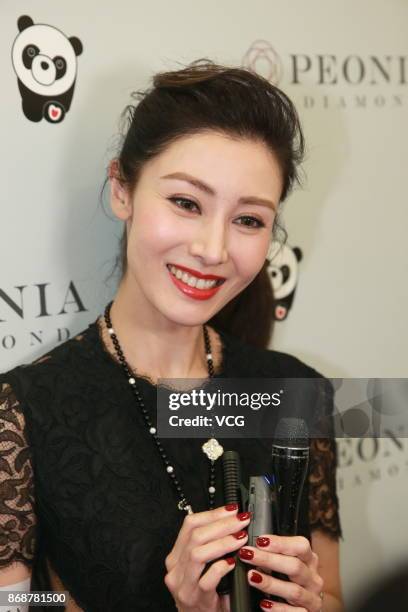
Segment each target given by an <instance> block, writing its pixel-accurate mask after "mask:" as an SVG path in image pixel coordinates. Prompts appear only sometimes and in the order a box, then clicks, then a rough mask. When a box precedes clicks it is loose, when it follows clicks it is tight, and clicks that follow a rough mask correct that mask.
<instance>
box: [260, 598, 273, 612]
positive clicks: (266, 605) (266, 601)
mask: <svg viewBox="0 0 408 612" xmlns="http://www.w3.org/2000/svg"><path fill="white" fill-rule="evenodd" d="M259 605H260V606H261V607H262V608H266V609H267V610H270V609H271V608H272V606H273V601H269V599H261V601H260V602H259Z"/></svg>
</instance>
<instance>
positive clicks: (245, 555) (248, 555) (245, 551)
mask: <svg viewBox="0 0 408 612" xmlns="http://www.w3.org/2000/svg"><path fill="white" fill-rule="evenodd" d="M238 554H239V556H240V557H241V559H247V561H249V560H250V559H253V558H254V551H253V550H251V549H250V548H240V549H239V551H238Z"/></svg>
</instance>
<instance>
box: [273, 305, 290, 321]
mask: <svg viewBox="0 0 408 612" xmlns="http://www.w3.org/2000/svg"><path fill="white" fill-rule="evenodd" d="M286 313H287V310H286V308H284V307H283V306H277V307H276V308H275V316H276V318H277V319H280V320H282V319H284V318H285V315H286Z"/></svg>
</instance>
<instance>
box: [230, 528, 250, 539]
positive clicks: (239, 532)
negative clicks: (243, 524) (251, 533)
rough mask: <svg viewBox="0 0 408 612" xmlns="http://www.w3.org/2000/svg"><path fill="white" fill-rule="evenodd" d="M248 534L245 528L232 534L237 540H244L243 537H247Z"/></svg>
mask: <svg viewBox="0 0 408 612" xmlns="http://www.w3.org/2000/svg"><path fill="white" fill-rule="evenodd" d="M246 534H247V532H246V531H245V529H242V530H241V531H238V532H237V533H233V534H232V535H233V536H234V538H236V539H237V540H242V538H245V536H246Z"/></svg>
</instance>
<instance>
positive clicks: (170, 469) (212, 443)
mask: <svg viewBox="0 0 408 612" xmlns="http://www.w3.org/2000/svg"><path fill="white" fill-rule="evenodd" d="M112 304H113V301H112V302H110V303H109V304H107V306H106V308H105V313H104V319H105V323H106V327H107V330H108V333H109V335H110V337H111V339H112V343H113V346H114V348H115V351H116V355H117V357H118V360H119V362H120V364H121V366H122V368H123V371H124V373H125V375H126V378H127V379H128V383H129V384H130V387H131V389H132V391H133V394H134V396H135V398H136V401H137V403H138V404H139V407H140V411H141V413H142V415H143V418H144V421H145V423H146V425H147V428H148V431H149V433H150V435H151V437H152V439H153V441H154V443H155V445H156V448H157V450H158V451H159V453H160V456H161V458H162V461H163V463H164V465H165V468H166V472H167V473H168V475H169V476H170V479H171V481H172V482H173V484H174V486H175V488H176V491H177V495H178V497H179V499H180V501H179V502H178V504H177V507H178V509H179V510H184V511H185V512H187V514H193V509H192V507H191V504H189V503H188V501H187V498H186V496H185V493H184V491H183V489H182V487H181V484H180V482H179V480H178V479H177V477H176V473H175V470H174V466H172V465H171V463H170V461H169V459H168V456H167V454H166V453H165V450H164V448H163V446H162V444H161V442H160V440H159V438H158V436H157V430H156V428H155V427H154V426H153V423H152V422H151V420H150V417H149V413H148V410H147V408H146V406H145V404H144V401H143V398H142V395H141V393H140V391H139V389H138V386H137V384H136V378H135V373H134V372H132V370H131V368H130V366H129V365H128V363H127V362H126V359H125V356H124V354H123V351H122V348H121V346H120V344H119V340H118V337H117V335H116V333H115V332H114V329H113V327H112V321H111V318H110V310H111V307H112ZM203 332H204V344H205V352H206V358H207V366H208V376H209V377H210V378H212V377H213V376H214V364H213V358H212V353H211V343H210V338H209V335H208V331H207V328H206V326H205V325H203ZM201 448H202V451H203V453H205V454H206V455H207V457H208V459H209V460H210V479H209V487H208V493H209V506H210V510H211V509H212V508H214V495H215V465H214V463H215V461H216V460H217V459H218V458H219V457H221V455H222V454H223V452H224V449H223V447H222V446H221V444H220V443H219V442H218V440H216V439H215V438H214V437H212V438H210V439H209V440H207V442H205V443H204V444H203V445H202V447H201Z"/></svg>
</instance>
